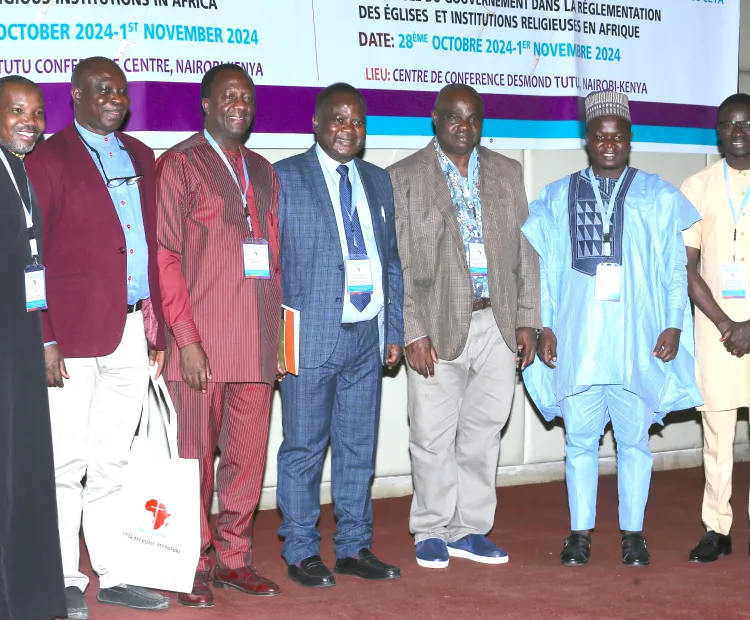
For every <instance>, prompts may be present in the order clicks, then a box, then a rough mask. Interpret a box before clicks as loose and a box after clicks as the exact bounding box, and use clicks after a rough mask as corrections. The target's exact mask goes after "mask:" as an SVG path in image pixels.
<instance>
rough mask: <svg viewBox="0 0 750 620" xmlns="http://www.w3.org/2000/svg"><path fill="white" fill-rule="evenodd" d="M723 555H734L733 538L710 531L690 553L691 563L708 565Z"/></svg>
mask: <svg viewBox="0 0 750 620" xmlns="http://www.w3.org/2000/svg"><path fill="white" fill-rule="evenodd" d="M722 555H732V537H731V536H725V535H724V534H717V533H716V532H712V531H710V530H709V531H708V532H706V533H705V534H703V538H701V539H700V541H698V544H697V545H696V547H695V548H694V549H693V550H692V551H691V552H690V561H691V562H696V563H697V564H706V563H707V562H715V561H716V560H718V559H719V558H720V557H721V556H722Z"/></svg>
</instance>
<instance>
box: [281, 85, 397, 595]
mask: <svg viewBox="0 0 750 620" xmlns="http://www.w3.org/2000/svg"><path fill="white" fill-rule="evenodd" d="M365 114H366V109H365V101H364V99H363V97H362V95H361V94H360V93H359V91H358V90H357V89H355V88H354V87H352V86H350V85H348V84H333V85H331V86H329V87H327V88H325V89H324V90H323V91H322V92H321V93H320V94H319V95H318V98H317V101H316V107H315V116H313V131H314V132H315V135H316V137H317V144H316V145H315V146H313V147H312V148H311V149H310V150H308V151H307V152H306V153H304V154H302V155H296V156H294V157H290V158H289V159H285V160H283V161H280V162H278V163H277V164H276V165H275V166H274V167H275V169H276V172H277V174H278V176H279V181H280V185H281V189H280V193H279V227H280V236H281V284H282V289H283V291H284V292H283V298H284V301H283V303H284V304H285V305H287V306H290V307H292V308H294V309H296V310H299V311H300V332H299V333H300V347H299V348H300V351H299V367H300V369H299V374H298V375H297V376H293V375H288V376H287V377H286V378H285V379H284V381H283V383H282V384H281V403H282V425H283V431H284V441H283V443H282V444H281V448H280V449H279V454H278V471H279V482H278V489H277V498H278V504H279V508H280V509H281V513H282V516H283V521H282V524H281V527H280V528H279V534H280V535H281V536H282V537H284V538H285V541H284V545H283V547H282V551H281V554H282V556H283V558H284V560H285V561H286V563H287V565H288V573H289V577H290V578H291V579H292V580H293V581H295V582H297V583H298V584H300V585H302V586H307V587H326V586H332V585H334V584H335V581H334V578H333V575H332V574H331V572H330V571H329V570H328V568H327V567H326V566H325V565H324V564H323V562H322V561H321V559H320V555H319V552H320V551H319V550H320V533H319V532H318V530H317V529H316V523H317V521H318V517H319V515H320V476H321V472H322V469H323V457H324V455H325V450H326V447H327V446H328V443H329V441H330V443H331V449H332V463H333V471H332V481H331V485H332V494H333V502H334V513H335V515H336V518H337V521H338V523H337V526H336V534H335V536H334V549H335V552H336V558H337V559H336V565H335V567H334V572H336V573H340V574H344V575H354V576H358V577H362V578H364V579H395V578H397V577H400V576H401V573H400V571H399V569H398V568H397V567H395V566H390V565H388V564H385V563H383V562H381V561H380V560H378V559H377V558H376V557H375V555H374V554H373V553H372V551H370V547H371V546H372V499H371V494H370V486H371V483H372V478H373V475H374V471H375V444H376V440H377V431H378V419H379V413H380V391H381V379H382V374H383V364H384V363H385V364H386V365H388V366H395V365H396V364H397V363H398V362H399V360H400V359H401V347H402V344H403V316H402V300H403V283H402V276H401V263H400V261H399V258H398V250H397V248H396V229H395V221H394V212H393V189H392V187H391V182H390V179H389V177H388V174H387V173H386V172H385V170H382V169H381V168H378V167H377V166H373V165H372V164H368V163H366V162H364V161H362V160H361V159H358V158H357V154H358V153H360V152H361V151H362V149H364V146H365V134H366V129H365Z"/></svg>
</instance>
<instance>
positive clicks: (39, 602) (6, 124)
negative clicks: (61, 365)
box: [0, 75, 80, 620]
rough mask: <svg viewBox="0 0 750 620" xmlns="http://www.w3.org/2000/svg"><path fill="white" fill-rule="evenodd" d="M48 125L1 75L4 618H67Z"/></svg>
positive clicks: (40, 103) (27, 91)
mask: <svg viewBox="0 0 750 620" xmlns="http://www.w3.org/2000/svg"><path fill="white" fill-rule="evenodd" d="M44 129H45V121H44V100H43V98H42V93H41V91H40V90H39V87H38V86H37V85H36V84H34V82H32V81H30V80H28V79H26V78H24V77H20V76H16V75H11V76H6V77H3V78H0V291H2V295H3V300H2V303H0V369H2V370H0V373H1V375H2V381H0V566H4V567H5V569H6V570H4V571H3V573H4V578H3V579H0V618H3V619H4V620H49V619H50V618H56V617H65V616H66V615H68V613H67V612H66V605H65V594H64V585H63V584H64V582H63V573H62V560H61V558H60V542H59V539H58V534H57V504H56V500H55V479H54V466H53V461H52V435H51V431H50V421H49V405H48V404H47V380H46V372H45V367H44V344H43V342H42V327H41V322H40V319H39V315H40V310H38V309H34V308H35V306H43V303H37V304H34V303H31V301H32V300H31V299H30V298H27V294H26V293H27V285H26V280H27V277H26V274H27V271H29V270H28V268H29V267H30V266H32V265H43V264H44V254H43V252H42V239H41V238H40V236H41V230H42V222H41V213H40V209H39V207H38V205H37V203H36V199H35V197H34V191H33V188H32V187H31V185H30V183H29V180H28V177H27V176H26V170H25V168H24V165H23V158H24V156H25V155H26V153H28V152H30V151H31V150H32V149H33V148H34V144H35V143H36V141H37V140H38V139H39V137H40V136H41V135H42V133H43V132H44ZM33 273H34V274H37V275H38V274H41V273H43V272H42V271H41V270H37V271H34V272H33ZM34 279H35V278H31V282H30V286H32V287H33V286H35V285H36V283H35V282H34ZM37 282H38V279H37ZM39 290H40V289H39V288H37V289H36V291H37V292H38V291H39ZM42 290H43V289H42ZM32 292H33V291H32ZM42 302H43V300H42ZM29 308H31V310H29ZM71 617H73V616H71ZM76 617H80V616H76Z"/></svg>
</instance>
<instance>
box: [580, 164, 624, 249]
mask: <svg viewBox="0 0 750 620" xmlns="http://www.w3.org/2000/svg"><path fill="white" fill-rule="evenodd" d="M627 171H628V169H627V167H626V168H625V170H623V171H622V174H621V175H620V178H619V179H617V183H616V184H615V189H614V191H613V192H612V195H611V196H610V197H609V202H608V203H607V206H606V207H605V206H604V201H603V200H602V194H601V192H600V191H599V183H598V181H597V180H596V176H595V175H594V172H593V170H592V169H591V168H588V169H587V170H586V175H587V176H588V178H589V181H591V186H592V187H593V188H594V197H595V198H596V205H597V206H598V207H599V211H600V212H601V214H602V230H603V232H604V234H605V235H607V236H609V226H610V223H609V222H610V220H611V219H612V212H613V211H614V210H615V204H616V203H617V195H618V194H619V193H620V187H621V186H622V182H623V181H624V180H625V173H626V172H627Z"/></svg>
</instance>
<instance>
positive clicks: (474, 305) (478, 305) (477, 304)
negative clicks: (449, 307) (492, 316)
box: [471, 297, 492, 312]
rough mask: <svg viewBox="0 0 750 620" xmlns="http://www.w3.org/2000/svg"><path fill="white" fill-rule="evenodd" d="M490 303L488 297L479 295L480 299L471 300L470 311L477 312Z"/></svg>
mask: <svg viewBox="0 0 750 620" xmlns="http://www.w3.org/2000/svg"><path fill="white" fill-rule="evenodd" d="M491 305H492V304H491V303H490V298H489V297H481V298H480V299H475V300H474V301H472V302H471V311H472V312H479V311H480V310H484V309H485V308H489V307H490V306H491Z"/></svg>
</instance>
